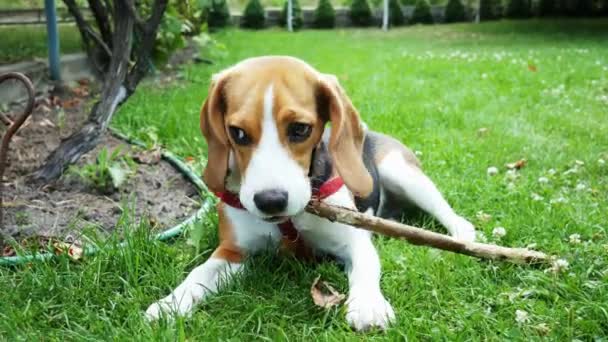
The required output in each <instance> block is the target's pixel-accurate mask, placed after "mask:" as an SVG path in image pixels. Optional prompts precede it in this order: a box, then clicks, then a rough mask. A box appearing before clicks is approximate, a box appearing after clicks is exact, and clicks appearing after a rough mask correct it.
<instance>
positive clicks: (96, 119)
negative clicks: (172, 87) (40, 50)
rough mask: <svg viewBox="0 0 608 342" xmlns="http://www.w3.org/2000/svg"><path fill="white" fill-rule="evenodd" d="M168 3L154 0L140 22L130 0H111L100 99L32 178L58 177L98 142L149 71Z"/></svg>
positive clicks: (40, 179)
mask: <svg viewBox="0 0 608 342" xmlns="http://www.w3.org/2000/svg"><path fill="white" fill-rule="evenodd" d="M64 2H66V5H67V4H68V3H70V4H73V3H74V1H73V0H64ZM167 2H168V0H155V2H154V5H153V7H152V13H151V15H150V18H149V19H148V20H147V21H146V22H139V20H138V19H139V18H138V17H137V16H136V13H131V10H132V9H134V8H135V7H134V6H133V3H132V0H117V1H115V2H114V13H113V18H114V34H113V42H112V46H113V49H112V52H111V62H110V65H109V67H108V71H107V73H106V77H105V80H104V88H103V90H102V92H101V100H100V101H99V102H97V103H96V104H95V105H94V106H93V109H92V110H91V113H90V114H89V118H88V120H87V122H86V123H85V124H84V126H83V127H82V128H81V129H80V130H79V131H78V132H76V133H74V134H72V135H71V136H70V137H68V138H67V139H65V140H63V141H62V142H61V144H60V145H59V147H58V148H57V149H56V150H55V151H53V152H52V153H51V155H50V156H49V157H48V158H47V160H46V161H45V163H44V165H42V167H41V168H40V169H38V170H37V171H36V172H34V174H33V175H32V180H34V181H39V182H44V183H48V182H50V181H52V180H54V179H56V178H58V177H59V176H61V174H62V173H63V170H64V169H65V168H66V167H67V166H68V165H69V164H73V163H75V162H76V161H77V160H78V159H79V158H80V157H81V156H82V155H83V154H85V153H86V152H88V151H90V150H92V149H93V148H94V147H95V146H96V145H97V143H98V142H99V138H100V137H101V136H102V135H103V134H104V132H105V131H106V129H107V127H108V125H109V123H110V120H111V119H112V116H113V114H114V112H115V111H116V109H117V108H118V106H119V105H120V104H121V103H122V102H124V101H125V100H126V99H127V98H128V97H129V96H130V95H131V94H132V93H133V92H134V91H135V88H136V87H137V85H138V84H139V82H140V81H141V79H142V78H143V77H144V76H145V75H146V73H147V72H148V70H149V66H150V58H149V57H150V54H151V52H152V49H153V48H154V42H155V38H156V31H157V29H158V26H159V24H160V21H161V19H162V16H163V14H164V12H165V9H166V7H167ZM68 7H70V6H68ZM106 8H107V7H106ZM71 11H72V10H71ZM136 21H138V23H136ZM77 24H78V25H79V29H81V34H82V32H86V26H88V24H87V23H86V22H85V23H84V24H85V25H86V26H83V27H80V24H79V23H78V20H77ZM83 28H84V29H83ZM134 34H138V36H139V37H140V44H139V45H138V46H137V50H136V52H135V53H134V55H135V66H134V67H133V68H132V69H131V71H129V65H130V64H131V59H130V57H131V55H132V52H133V51H132V48H133V35H134Z"/></svg>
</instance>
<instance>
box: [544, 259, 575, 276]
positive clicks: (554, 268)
mask: <svg viewBox="0 0 608 342" xmlns="http://www.w3.org/2000/svg"><path fill="white" fill-rule="evenodd" d="M568 267H570V263H569V262H568V261H567V260H565V259H557V260H555V261H553V263H552V264H551V268H550V269H549V271H551V272H553V273H560V272H564V271H565V270H567V269H568Z"/></svg>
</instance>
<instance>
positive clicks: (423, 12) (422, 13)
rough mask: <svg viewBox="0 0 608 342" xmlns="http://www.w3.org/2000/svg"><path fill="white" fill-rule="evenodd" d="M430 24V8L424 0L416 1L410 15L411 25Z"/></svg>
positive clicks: (431, 21)
mask: <svg viewBox="0 0 608 342" xmlns="http://www.w3.org/2000/svg"><path fill="white" fill-rule="evenodd" d="M418 23H420V24H432V23H433V16H432V15H431V6H430V5H429V3H428V2H427V1H426V0H417V1H416V7H415V8H414V13H413V14H412V24H418Z"/></svg>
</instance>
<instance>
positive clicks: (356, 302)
mask: <svg viewBox="0 0 608 342" xmlns="http://www.w3.org/2000/svg"><path fill="white" fill-rule="evenodd" d="M347 307H348V312H347V314H346V321H347V322H348V324H350V326H351V327H353V328H354V329H356V330H358V331H364V330H369V329H372V328H379V329H382V330H386V328H387V327H388V325H389V324H390V323H391V322H393V321H394V320H395V313H394V312H393V308H392V307H391V305H390V304H389V302H387V301H386V299H384V296H382V294H381V293H380V292H377V293H375V294H374V293H371V292H363V291H361V292H358V293H351V295H350V296H349V299H348V301H347Z"/></svg>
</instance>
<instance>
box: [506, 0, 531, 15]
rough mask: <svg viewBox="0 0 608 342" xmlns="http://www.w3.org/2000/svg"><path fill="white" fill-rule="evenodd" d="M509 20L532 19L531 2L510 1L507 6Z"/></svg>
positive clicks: (527, 0)
mask: <svg viewBox="0 0 608 342" xmlns="http://www.w3.org/2000/svg"><path fill="white" fill-rule="evenodd" d="M506 16H507V17H508V18H515V19H517V18H528V17H530V1H529V0H509V4H508V5H507V13H506Z"/></svg>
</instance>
